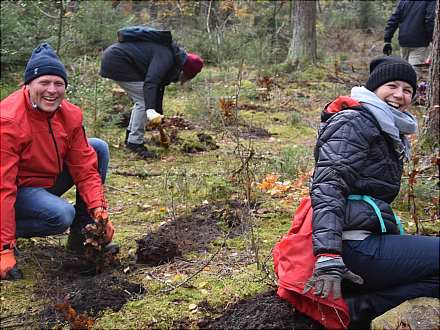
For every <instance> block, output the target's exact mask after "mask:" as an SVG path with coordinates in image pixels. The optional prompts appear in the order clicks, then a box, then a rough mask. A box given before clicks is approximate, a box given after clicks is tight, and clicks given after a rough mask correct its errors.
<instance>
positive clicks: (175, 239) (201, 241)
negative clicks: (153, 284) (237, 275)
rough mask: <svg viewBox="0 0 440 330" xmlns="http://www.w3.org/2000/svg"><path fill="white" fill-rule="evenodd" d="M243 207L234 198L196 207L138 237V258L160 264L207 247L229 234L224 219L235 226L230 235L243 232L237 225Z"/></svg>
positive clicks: (227, 224) (152, 263)
mask: <svg viewBox="0 0 440 330" xmlns="http://www.w3.org/2000/svg"><path fill="white" fill-rule="evenodd" d="M242 207H243V205H242V204H241V203H240V202H239V201H234V200H232V201H228V202H226V203H224V202H217V203H212V204H207V205H201V206H198V207H196V208H195V209H193V210H192V211H191V214H190V215H189V216H182V217H179V218H176V219H175V220H174V221H170V222H169V223H166V224H164V225H162V226H161V227H159V229H158V230H157V231H156V232H153V233H149V234H147V235H146V236H145V237H143V238H142V239H140V240H138V241H137V245H138V248H137V251H136V255H137V262H138V263H146V264H148V265H150V266H153V265H160V264H162V263H165V262H169V261H172V260H173V259H174V258H175V257H177V256H180V255H181V254H183V253H185V252H189V251H199V252H202V251H205V250H206V249H207V248H208V245H209V243H210V242H212V241H214V240H215V239H217V238H219V237H222V236H224V235H225V232H224V231H223V230H222V229H221V227H220V224H221V223H224V224H225V225H226V226H228V227H231V230H230V233H229V237H234V236H236V235H240V234H241V233H242V232H243V230H246V228H245V226H238V225H237V224H239V223H240V209H241V208H242ZM232 224H233V225H232Z"/></svg>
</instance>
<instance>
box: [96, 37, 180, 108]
mask: <svg viewBox="0 0 440 330" xmlns="http://www.w3.org/2000/svg"><path fill="white" fill-rule="evenodd" d="M179 52H182V50H181V49H179V48H178V47H177V46H175V45H172V46H164V45H161V44H158V43H154V42H146V41H137V42H123V43H119V42H118V43H115V44H113V45H111V46H110V47H108V48H107V49H106V50H105V51H104V53H103V55H102V60H101V71H100V73H99V74H100V75H101V76H102V77H104V78H109V79H112V80H115V81H143V82H144V100H145V109H155V110H156V111H157V112H158V113H163V109H162V102H163V94H164V91H165V86H166V85H169V84H170V83H172V82H176V81H177V80H178V79H179V73H180V71H181V70H182V63H181V61H180V57H179V55H180V54H179Z"/></svg>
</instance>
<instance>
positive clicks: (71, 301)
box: [0, 54, 439, 329]
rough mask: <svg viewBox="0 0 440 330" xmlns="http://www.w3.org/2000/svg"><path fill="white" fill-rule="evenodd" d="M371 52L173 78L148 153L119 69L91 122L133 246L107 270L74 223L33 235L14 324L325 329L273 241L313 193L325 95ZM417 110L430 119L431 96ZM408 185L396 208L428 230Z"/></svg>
mask: <svg viewBox="0 0 440 330" xmlns="http://www.w3.org/2000/svg"><path fill="white" fill-rule="evenodd" d="M360 55H362V54H360ZM360 55H359V56H356V58H354V59H353V58H352V59H345V60H343V61H339V60H338V61H336V60H335V61H329V62H328V63H326V64H320V65H316V66H312V67H308V68H305V69H301V70H300V71H296V72H291V73H288V71H287V70H285V69H283V68H282V67H280V69H278V72H274V71H271V72H268V73H262V72H261V70H256V69H251V68H247V67H246V66H244V67H242V68H241V69H240V68H234V70H226V71H225V70H221V69H219V68H207V69H206V70H204V72H203V74H202V75H201V77H200V78H199V79H198V80H197V79H196V80H195V82H194V83H193V84H192V85H191V84H190V85H189V86H186V87H174V86H170V87H169V89H168V90H167V93H166V94H167V95H166V99H165V105H166V106H165V115H166V119H165V129H166V131H167V133H168V134H169V135H170V136H171V144H170V145H169V146H168V147H167V148H165V147H161V146H160V145H158V144H157V140H158V138H157V134H158V133H157V132H156V131H155V130H148V131H147V133H146V139H147V143H148V145H149V146H150V148H151V149H152V150H155V151H156V152H158V153H159V154H160V158H158V159H152V160H146V161H145V160H140V159H137V158H136V157H134V156H132V155H130V154H127V153H126V152H125V150H124V136H125V129H123V128H119V127H118V126H117V125H116V122H117V121H124V120H123V115H122V112H124V111H126V110H127V109H129V107H130V106H129V102H128V100H127V98H126V96H124V95H120V94H118V93H119V92H118V90H117V89H116V88H115V85H113V84H112V83H111V82H109V81H106V82H105V84H106V85H105V87H106V89H105V95H104V96H103V100H104V101H103V102H108V103H106V107H107V106H110V107H111V109H112V110H111V112H110V114H109V113H105V116H103V117H100V118H101V120H102V122H101V123H100V125H97V123H96V118H95V119H93V115H92V114H90V113H89V114H86V120H87V122H88V124H89V125H88V135H89V136H93V133H97V134H98V135H99V136H100V137H101V138H103V139H104V140H106V141H107V142H108V143H109V146H110V151H111V164H110V168H109V174H108V178H107V182H106V190H107V192H106V196H107V198H108V199H109V204H110V219H111V221H112V222H113V223H114V225H115V229H116V235H115V242H116V243H118V244H119V245H120V247H121V251H120V254H119V259H118V261H117V262H116V263H115V264H114V265H112V266H111V267H106V268H104V270H103V271H102V272H101V273H99V274H93V272H92V273H91V272H90V271H88V270H89V269H88V268H87V267H88V265H87V264H84V262H83V260H81V259H80V258H78V256H75V255H72V254H70V253H69V252H68V251H67V250H66V249H65V244H66V240H67V234H63V235H59V236H54V237H47V238H33V239H19V240H18V247H19V249H20V251H21V255H20V256H18V258H17V260H18V265H19V267H20V268H21V270H22V271H23V273H24V279H23V280H20V281H15V282H8V281H3V282H1V285H0V288H1V296H0V300H1V311H0V326H1V328H5V329H9V328H29V329H30V328H63V327H65V328H68V327H69V326H70V327H72V328H75V327H77V328H81V327H89V328H91V327H94V328H106V329H110V328H111V329H133V328H175V329H177V328H208V329H220V328H227V329H251V328H252V329H256V328H259V329H319V328H321V327H320V325H319V324H318V323H315V322H313V321H311V320H310V319H308V318H307V317H305V316H303V315H301V314H299V313H297V312H295V310H294V309H293V307H292V306H290V305H289V304H288V303H286V302H284V301H282V300H281V299H279V298H278V297H277V295H276V281H275V276H274V273H273V261H272V254H271V251H272V248H273V246H274V244H275V243H276V242H277V241H279V239H280V238H281V237H282V235H284V234H285V233H286V232H287V231H288V229H289V228H290V224H291V217H292V215H293V213H294V210H295V208H296V207H297V205H298V201H299V200H300V198H301V197H302V196H304V195H306V194H307V186H308V176H309V174H310V170H311V169H312V167H313V159H312V154H313V146H314V142H315V137H316V127H317V126H318V124H319V113H320V111H321V109H322V107H323V106H324V105H325V104H326V103H328V102H329V101H331V100H332V99H333V98H334V97H336V96H337V95H339V94H349V91H350V87H352V86H353V85H356V84H360V83H362V82H363V81H365V78H366V76H367V64H366V63H367V61H368V60H367V59H368V58H369V56H371V54H364V55H363V56H360ZM237 71H238V73H237ZM275 71H276V70H275ZM299 72H300V73H299ZM264 77H266V78H264ZM258 81H259V82H258ZM265 88H266V89H265ZM112 91H113V92H112ZM82 107H83V108H84V109H85V108H86V106H85V104H82ZM106 109H107V110H108V108H106ZM414 111H415V113H416V114H417V115H418V116H419V117H420V118H422V116H421V114H422V113H423V107H417V106H414ZM106 116H107V117H106ZM109 117H112V118H113V119H112V120H113V121H112V122H111V124H109V123H108V120H109ZM114 118H118V119H117V120H115V119H114ZM93 120H95V122H93ZM431 181H432V180H431ZM431 181H429V180H428V181H427V180H425V181H421V180H419V183H418V184H419V185H418V186H417V187H416V188H417V189H416V193H417V194H418V195H417V196H418V199H417V203H418V206H419V208H418V209H419V210H420V214H419V215H418V217H419V220H420V221H421V222H420V223H422V224H424V226H423V228H422V229H423V230H425V231H426V233H431V234H432V233H435V232H436V231H437V230H438V228H439V224H438V219H437V220H436V222H434V221H432V219H430V214H431V213H432V212H433V211H432V208H433V205H432V202H431V201H432V199H433V198H434V199H435V196H438V190H436V188H435V182H431ZM434 181H435V180H434ZM433 186H434V188H433ZM403 189H406V188H405V185H404V186H403ZM74 196H75V193H74V191H70V192H69V193H68V194H67V196H66V198H67V199H68V200H69V201H72V202H74ZM405 196H406V195H405V192H403V193H402V195H401V196H400V197H399V200H398V201H396V211H397V213H398V214H399V215H400V217H401V218H402V219H403V222H404V225H405V227H406V229H407V230H408V231H410V232H414V230H415V227H416V226H418V225H419V223H417V224H415V223H414V221H412V220H411V219H414V217H411V215H410V212H409V210H408V207H407V203H406V197H405ZM430 212H431V213H430ZM434 212H435V210H434ZM405 219H406V220H405Z"/></svg>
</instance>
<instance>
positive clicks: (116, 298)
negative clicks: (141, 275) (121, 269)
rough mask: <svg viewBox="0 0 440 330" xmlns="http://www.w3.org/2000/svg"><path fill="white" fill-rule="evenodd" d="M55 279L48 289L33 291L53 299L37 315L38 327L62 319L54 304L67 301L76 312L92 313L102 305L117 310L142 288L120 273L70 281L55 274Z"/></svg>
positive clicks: (102, 308)
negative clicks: (56, 279) (56, 277)
mask: <svg viewBox="0 0 440 330" xmlns="http://www.w3.org/2000/svg"><path fill="white" fill-rule="evenodd" d="M67 278H69V276H68V277H67ZM55 283H56V285H51V287H50V290H48V288H47V287H45V286H42V287H40V288H38V289H37V291H36V295H41V296H44V300H45V301H53V304H51V305H49V306H48V307H47V308H46V309H45V310H43V312H42V313H41V314H40V315H39V317H38V319H39V321H38V323H39V325H40V327H42V328H45V327H49V328H52V327H53V326H54V325H55V324H57V323H58V322H60V321H64V318H63V316H62V315H60V313H59V312H57V310H56V308H55V307H56V304H59V303H62V302H64V301H67V302H69V303H70V305H71V306H72V308H73V309H74V310H75V311H76V312H77V313H78V314H86V315H88V316H90V317H96V316H98V314H99V313H100V312H101V311H103V310H105V309H111V310H113V311H118V310H120V309H121V308H122V306H123V305H124V304H125V303H126V302H127V301H128V300H131V299H135V298H136V297H138V295H140V294H142V293H144V292H145V289H144V288H143V286H142V285H140V284H136V283H132V282H129V281H128V280H126V279H124V278H121V277H120V274H118V275H111V274H100V275H98V276H95V277H90V278H84V277H78V278H76V279H75V280H73V281H72V280H67V279H66V280H63V279H61V278H60V277H59V278H58V281H57V282H55Z"/></svg>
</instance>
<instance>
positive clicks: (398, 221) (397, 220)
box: [393, 212, 405, 235]
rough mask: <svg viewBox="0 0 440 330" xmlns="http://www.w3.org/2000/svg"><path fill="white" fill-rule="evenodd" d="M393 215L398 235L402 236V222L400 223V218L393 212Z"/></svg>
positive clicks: (403, 232)
mask: <svg viewBox="0 0 440 330" xmlns="http://www.w3.org/2000/svg"><path fill="white" fill-rule="evenodd" d="M393 214H394V219H396V224H397V227H399V232H400V235H404V234H405V231H404V230H403V226H402V221H400V218H399V217H398V216H397V214H396V213H394V212H393Z"/></svg>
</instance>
